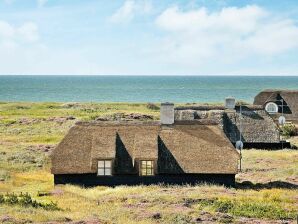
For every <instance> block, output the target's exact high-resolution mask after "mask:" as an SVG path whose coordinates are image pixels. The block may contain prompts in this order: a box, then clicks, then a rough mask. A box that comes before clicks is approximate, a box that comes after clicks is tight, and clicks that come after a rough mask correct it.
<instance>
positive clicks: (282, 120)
mask: <svg viewBox="0 0 298 224" xmlns="http://www.w3.org/2000/svg"><path fill="white" fill-rule="evenodd" d="M278 123H279V124H280V125H284V124H285V123H286V118H285V117H284V116H280V117H279V118H278Z"/></svg>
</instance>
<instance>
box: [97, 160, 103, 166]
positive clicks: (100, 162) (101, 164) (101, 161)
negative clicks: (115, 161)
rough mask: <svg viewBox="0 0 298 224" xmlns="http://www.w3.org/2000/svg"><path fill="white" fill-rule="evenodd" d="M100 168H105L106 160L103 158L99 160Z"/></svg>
mask: <svg viewBox="0 0 298 224" xmlns="http://www.w3.org/2000/svg"><path fill="white" fill-rule="evenodd" d="M98 168H104V161H103V160H100V161H98Z"/></svg>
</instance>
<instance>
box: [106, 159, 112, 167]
mask: <svg viewBox="0 0 298 224" xmlns="http://www.w3.org/2000/svg"><path fill="white" fill-rule="evenodd" d="M105 167H106V168H111V167H112V162H111V160H106V161H105Z"/></svg>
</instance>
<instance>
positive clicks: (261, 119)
mask: <svg viewBox="0 0 298 224" xmlns="http://www.w3.org/2000/svg"><path fill="white" fill-rule="evenodd" d="M223 129H224V132H225V133H226V135H227V136H228V138H229V139H230V141H231V142H233V143H235V142H236V141H238V140H240V130H241V140H242V141H243V142H244V143H279V142H280V136H279V130H278V127H277V125H276V124H275V122H274V121H273V119H272V118H271V117H270V116H269V115H268V113H267V112H266V111H265V110H263V109H262V110H256V109H254V110H252V109H250V108H249V107H246V106H243V107H242V116H241V117H240V108H239V107H236V111H235V112H229V113H224V114H223Z"/></svg>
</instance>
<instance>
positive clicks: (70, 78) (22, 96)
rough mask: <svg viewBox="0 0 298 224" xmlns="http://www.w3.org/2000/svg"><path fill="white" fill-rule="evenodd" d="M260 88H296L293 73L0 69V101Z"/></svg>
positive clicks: (197, 97)
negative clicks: (17, 71) (80, 72)
mask: <svg viewBox="0 0 298 224" xmlns="http://www.w3.org/2000/svg"><path fill="white" fill-rule="evenodd" d="M264 89H298V76H275V75H272V76H252V75H241V76H234V75H229V76H224V75H208V76H207V75H205V76H204V75H185V76H180V75H151V76H150V75H145V76H143V75H142V76H138V75H0V101H9V102H19V101H27V102H128V103H129V102H131V103H136V102H155V103H157V102H165V101H170V102H174V103H194V102H198V103H215V102H223V100H224V98H225V97H228V96H233V97H235V98H236V99H237V100H243V101H246V102H248V103H252V102H253V98H254V96H255V95H256V94H257V93H258V92H260V91H261V90H264Z"/></svg>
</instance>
